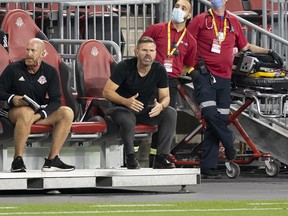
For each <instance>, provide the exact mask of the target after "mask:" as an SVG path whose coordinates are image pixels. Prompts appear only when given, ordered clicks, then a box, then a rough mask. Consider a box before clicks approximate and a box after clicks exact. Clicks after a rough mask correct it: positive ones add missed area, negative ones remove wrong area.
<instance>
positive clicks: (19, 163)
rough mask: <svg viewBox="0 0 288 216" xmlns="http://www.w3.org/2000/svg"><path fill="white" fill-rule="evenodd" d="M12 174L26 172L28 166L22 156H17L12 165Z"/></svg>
mask: <svg viewBox="0 0 288 216" xmlns="http://www.w3.org/2000/svg"><path fill="white" fill-rule="evenodd" d="M11 172H26V166H25V164H24V161H23V159H22V157H21V156H17V157H16V158H15V159H14V160H13V162H12V165H11Z"/></svg>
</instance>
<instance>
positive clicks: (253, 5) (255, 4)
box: [249, 0, 278, 23]
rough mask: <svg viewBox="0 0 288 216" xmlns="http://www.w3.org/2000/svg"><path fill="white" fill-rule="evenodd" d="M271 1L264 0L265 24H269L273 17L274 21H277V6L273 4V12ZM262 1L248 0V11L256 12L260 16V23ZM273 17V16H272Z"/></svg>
mask: <svg viewBox="0 0 288 216" xmlns="http://www.w3.org/2000/svg"><path fill="white" fill-rule="evenodd" d="M271 1H273V0H266V2H267V5H266V6H267V22H268V23H271V18H272V17H273V19H274V21H277V19H278V16H277V15H278V4H276V3H275V4H273V12H272V11H271V9H272V4H271ZM262 3H263V2H262V0H261V1H259V0H249V5H250V10H252V11H255V12H257V13H258V14H259V15H260V18H261V22H262V11H263V5H262ZM272 15H273V16H272Z"/></svg>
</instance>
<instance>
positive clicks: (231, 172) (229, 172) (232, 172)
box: [226, 162, 240, 179]
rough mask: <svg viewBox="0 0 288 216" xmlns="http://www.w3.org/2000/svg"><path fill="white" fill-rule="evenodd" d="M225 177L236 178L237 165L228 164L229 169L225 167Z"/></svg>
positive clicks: (238, 171)
mask: <svg viewBox="0 0 288 216" xmlns="http://www.w3.org/2000/svg"><path fill="white" fill-rule="evenodd" d="M226 175H227V176H228V178H231V179H232V178H237V177H238V176H239V175H240V167H239V165H238V164H236V163H233V162H230V163H229V168H228V167H227V166H226Z"/></svg>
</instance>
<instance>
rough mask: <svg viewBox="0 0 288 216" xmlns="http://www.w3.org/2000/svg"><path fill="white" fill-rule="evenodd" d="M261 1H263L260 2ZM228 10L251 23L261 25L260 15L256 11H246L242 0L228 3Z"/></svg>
mask: <svg viewBox="0 0 288 216" xmlns="http://www.w3.org/2000/svg"><path fill="white" fill-rule="evenodd" d="M260 1H261V0H260ZM226 9H227V10H229V11H230V12H232V13H234V14H235V15H237V16H240V17H242V18H243V19H246V20H248V21H250V22H253V23H255V24H256V25H258V24H259V22H260V19H259V15H258V14H257V13H256V12H254V11H249V10H244V8H243V2H242V0H233V1H227V3H226Z"/></svg>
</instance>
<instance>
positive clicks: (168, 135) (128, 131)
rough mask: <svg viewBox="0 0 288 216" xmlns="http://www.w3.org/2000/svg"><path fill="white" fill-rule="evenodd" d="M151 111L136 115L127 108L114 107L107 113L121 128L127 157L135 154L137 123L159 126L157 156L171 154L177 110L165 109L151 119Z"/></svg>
mask: <svg viewBox="0 0 288 216" xmlns="http://www.w3.org/2000/svg"><path fill="white" fill-rule="evenodd" d="M149 111H150V110H147V111H146V112H141V113H135V112H133V111H132V110H129V109H127V108H125V107H114V108H111V109H109V110H108V111H107V115H109V116H111V118H112V119H113V121H114V122H115V123H116V124H117V125H118V126H119V134H120V138H121V139H122V142H123V144H124V151H125V153H126V155H128V154H134V153H135V152H134V143H133V141H134V134H135V125H136V124H137V123H141V124H147V125H158V139H157V154H169V153H170V149H171V144H172V140H173V137H174V133H175V129H176V118H177V113H176V110H175V109H174V108H172V107H167V108H165V109H164V110H163V111H162V112H161V113H160V114H159V115H158V116H155V117H153V118H150V117H149V114H148V113H149Z"/></svg>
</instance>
